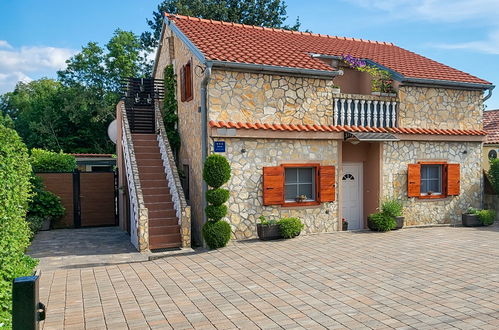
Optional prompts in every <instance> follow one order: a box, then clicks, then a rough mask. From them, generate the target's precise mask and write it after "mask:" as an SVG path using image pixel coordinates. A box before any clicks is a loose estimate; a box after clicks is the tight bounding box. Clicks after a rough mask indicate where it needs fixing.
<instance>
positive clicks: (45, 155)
mask: <svg viewBox="0 0 499 330" xmlns="http://www.w3.org/2000/svg"><path fill="white" fill-rule="evenodd" d="M30 161H31V166H32V167H33V171H34V172H73V171H74V169H75V168H76V158H75V157H74V156H73V155H68V154H65V153H63V152H62V151H61V152H58V153H57V152H53V151H49V150H43V149H36V148H33V149H31V157H30Z"/></svg>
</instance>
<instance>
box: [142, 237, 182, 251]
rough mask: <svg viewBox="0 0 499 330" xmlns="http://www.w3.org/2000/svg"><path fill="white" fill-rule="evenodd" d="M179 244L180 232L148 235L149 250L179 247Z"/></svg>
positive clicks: (180, 243)
mask: <svg viewBox="0 0 499 330" xmlns="http://www.w3.org/2000/svg"><path fill="white" fill-rule="evenodd" d="M181 245H182V242H181V239H180V233H178V234H170V235H149V249H150V250H155V249H164V248H169V247H180V246H181Z"/></svg>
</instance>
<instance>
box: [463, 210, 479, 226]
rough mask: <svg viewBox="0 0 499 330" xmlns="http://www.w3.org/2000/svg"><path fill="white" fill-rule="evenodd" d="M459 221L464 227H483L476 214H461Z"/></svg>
mask: <svg viewBox="0 0 499 330" xmlns="http://www.w3.org/2000/svg"><path fill="white" fill-rule="evenodd" d="M461 220H462V223H463V226H464V227H480V226H483V224H482V222H481V221H480V219H479V218H478V215H476V214H469V213H463V215H462V216H461Z"/></svg>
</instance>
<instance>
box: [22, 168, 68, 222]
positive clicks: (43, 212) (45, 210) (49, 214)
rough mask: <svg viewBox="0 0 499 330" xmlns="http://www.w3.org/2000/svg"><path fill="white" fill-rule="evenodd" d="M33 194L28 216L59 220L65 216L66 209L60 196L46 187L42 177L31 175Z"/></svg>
mask: <svg viewBox="0 0 499 330" xmlns="http://www.w3.org/2000/svg"><path fill="white" fill-rule="evenodd" d="M31 183H32V185H33V196H32V198H31V201H30V203H29V207H28V216H30V217H38V218H42V219H46V218H50V219H51V221H57V220H59V219H60V218H62V217H63V216H64V213H65V211H66V209H65V208H64V206H63V205H62V202H61V199H60V198H59V196H57V195H55V194H54V193H52V192H50V191H48V190H46V189H45V185H44V184H43V181H42V179H41V178H40V177H38V176H36V175H33V176H32V177H31Z"/></svg>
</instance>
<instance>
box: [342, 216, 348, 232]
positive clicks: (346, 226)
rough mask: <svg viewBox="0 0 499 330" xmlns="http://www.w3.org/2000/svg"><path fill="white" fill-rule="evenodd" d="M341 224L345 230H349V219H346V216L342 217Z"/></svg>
mask: <svg viewBox="0 0 499 330" xmlns="http://www.w3.org/2000/svg"><path fill="white" fill-rule="evenodd" d="M341 226H342V230H343V231H347V230H348V221H346V220H345V218H343V219H341Z"/></svg>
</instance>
